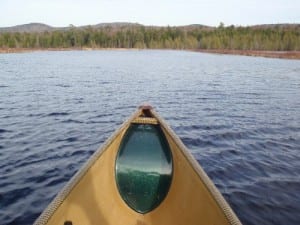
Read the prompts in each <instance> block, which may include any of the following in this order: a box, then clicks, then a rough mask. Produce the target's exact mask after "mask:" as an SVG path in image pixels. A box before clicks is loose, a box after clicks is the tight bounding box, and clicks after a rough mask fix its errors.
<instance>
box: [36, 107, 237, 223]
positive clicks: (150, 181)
mask: <svg viewBox="0 0 300 225" xmlns="http://www.w3.org/2000/svg"><path fill="white" fill-rule="evenodd" d="M145 116H146V119H147V118H151V119H153V120H151V121H152V122H153V121H154V123H153V124H152V122H151V123H149V124H148V123H147V122H146V123H144V122H142V123H139V122H138V121H139V120H141V121H144V117H145ZM146 121H147V120H146ZM149 121H150V120H149ZM155 121H156V122H155ZM141 133H144V134H141ZM144 142H146V143H147V145H148V147H144V146H142V145H143V143H144ZM134 146H136V148H135V147H134ZM147 151H154V152H152V153H149V152H147ZM133 158H135V161H134V162H130V160H132V159H133ZM147 159H148V160H149V161H147ZM140 176H141V177H142V179H145V180H144V181H141V180H140V179H141V177H140ZM124 179H125V180H124ZM126 179H127V181H126ZM143 182H144V183H143ZM131 184H133V186H131V187H128V185H129V186H130V185H131ZM141 190H142V191H141ZM143 195H146V197H145V198H143ZM35 224H36V225H38V224H52V225H59V224H62V225H63V224H68V225H69V224H73V225H80V224H85V225H88V224H101V225H124V224H132V225H150V224H162V225H194V224H195V225H196V224H197V225H199V224H203V225H222V224H240V222H239V220H238V218H237V217H236V216H235V214H234V213H233V211H232V210H231V208H230V206H229V205H228V204H227V202H226V201H225V200H224V198H223V197H222V196H221V194H220V193H219V191H218V190H217V189H216V188H215V186H214V185H213V183H212V182H211V181H210V180H209V178H208V177H207V175H206V174H205V172H204V171H203V170H202V168H201V167H200V166H199V164H198V163H197V161H195V160H194V159H193V157H192V156H191V154H190V153H189V152H188V150H187V149H186V148H185V147H184V145H183V144H182V142H181V141H180V140H179V139H178V138H177V136H176V135H175V134H174V133H173V131H172V130H170V128H169V127H168V126H167V125H166V124H165V122H164V121H163V120H162V119H161V118H160V117H159V116H158V114H157V113H156V112H154V111H152V110H150V109H149V110H148V109H147V110H143V109H140V110H138V111H137V112H136V113H135V114H134V115H133V116H132V117H131V118H130V119H129V120H128V121H127V122H125V123H124V124H123V125H122V126H121V128H120V129H119V130H118V131H117V132H115V134H114V135H113V136H112V137H111V138H110V139H109V140H108V141H107V142H106V143H105V144H104V146H103V147H102V148H101V149H99V150H98V151H96V152H95V154H94V155H93V156H92V157H91V159H90V160H89V161H88V162H87V163H86V164H85V165H84V166H83V168H82V169H81V170H79V172H78V173H77V174H76V175H75V176H74V177H73V178H72V179H71V181H70V182H69V183H68V184H67V186H66V187H65V188H64V189H63V190H62V191H61V192H60V194H58V196H57V197H56V198H55V199H54V200H53V202H52V203H51V204H50V205H49V206H48V208H47V209H46V210H45V211H44V212H43V213H42V214H41V216H40V217H39V218H38V219H37V221H36V222H35Z"/></svg>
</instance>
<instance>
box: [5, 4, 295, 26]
mask: <svg viewBox="0 0 300 225" xmlns="http://www.w3.org/2000/svg"><path fill="white" fill-rule="evenodd" d="M31 22H40V23H46V24H48V25H51V26H68V25H70V24H73V25H75V26H80V25H88V24H90V25H93V24H97V23H103V22H134V23H141V24H144V25H170V26H175V25H187V24H204V25H211V26H218V25H219V24H220V22H223V23H224V24H225V25H231V24H233V25H255V24H273V23H300V0H0V27H6V26H13V25H18V24H25V23H31Z"/></svg>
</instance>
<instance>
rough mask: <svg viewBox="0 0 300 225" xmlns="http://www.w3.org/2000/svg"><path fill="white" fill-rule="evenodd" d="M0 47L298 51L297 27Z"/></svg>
mask: <svg viewBox="0 0 300 225" xmlns="http://www.w3.org/2000/svg"><path fill="white" fill-rule="evenodd" d="M0 48H139V49H215V50H218V49H228V50H269V51H293V50H294V51H299V50H300V26H299V25H298V26H287V27H284V26H270V27H264V28H261V27H258V28H255V27H235V26H229V27H224V26H223V25H222V24H221V25H220V26H219V27H217V28H207V27H145V26H137V27H121V28H117V29H116V28H114V27H110V26H107V27H103V28H98V29H95V28H93V27H86V28H74V27H73V28H70V29H65V30H56V31H46V32H35V33H30V32H25V33H18V32H15V33H0Z"/></svg>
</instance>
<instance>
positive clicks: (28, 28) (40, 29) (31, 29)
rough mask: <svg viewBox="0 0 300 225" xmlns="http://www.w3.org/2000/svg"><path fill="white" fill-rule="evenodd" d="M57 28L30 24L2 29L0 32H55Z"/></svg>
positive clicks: (41, 24)
mask: <svg viewBox="0 0 300 225" xmlns="http://www.w3.org/2000/svg"><path fill="white" fill-rule="evenodd" d="M55 29H56V28H54V27H51V26H49V25H46V24H43V23H29V24H22V25H17V26H12V27H2V28H1V27H0V32H2V33H3V32H11V33H14V32H29V33H30V32H45V31H53V30H55Z"/></svg>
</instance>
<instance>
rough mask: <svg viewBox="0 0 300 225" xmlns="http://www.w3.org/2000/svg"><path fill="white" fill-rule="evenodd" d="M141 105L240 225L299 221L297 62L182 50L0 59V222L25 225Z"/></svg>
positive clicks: (48, 54)
mask: <svg viewBox="0 0 300 225" xmlns="http://www.w3.org/2000/svg"><path fill="white" fill-rule="evenodd" d="M144 101H148V102H150V103H151V104H152V105H154V106H155V108H156V110H157V111H158V112H159V114H160V115H161V116H162V117H164V118H165V119H166V121H167V122H168V123H169V124H170V125H171V127H172V128H173V129H174V130H175V132H176V133H177V134H178V135H179V136H180V137H181V139H182V140H183V142H184V143H185V144H186V145H187V146H188V148H189V149H190V150H191V152H192V154H193V155H194V157H195V158H196V159H197V160H198V162H199V163H200V164H201V165H202V167H203V168H204V170H205V171H206V172H207V174H208V175H209V177H210V178H211V179H212V180H213V182H214V183H215V184H216V186H217V187H218V188H219V190H220V191H221V192H222V194H223V195H224V196H225V198H226V199H227V200H228V202H229V204H230V205H231V206H232V208H233V209H234V211H235V212H236V214H237V215H238V217H239V218H240V219H241V221H242V222H243V223H244V224H299V221H300V213H299V212H300V62H299V61H295V60H282V59H266V58H251V57H245V56H228V55H226V56H222V55H210V54H201V53H194V52H184V51H92V52H88V51H70V52H35V53H24V54H2V55H0V224H3V225H7V224H32V223H33V221H34V220H35V219H36V218H37V217H38V215H39V214H40V213H41V212H42V210H43V209H44V208H45V207H46V206H47V205H48V203H49V202H50V201H51V200H52V199H53V197H54V196H55V195H56V194H57V193H58V191H59V190H60V189H61V188H62V187H63V186H64V185H65V184H66V182H67V181H68V180H69V179H70V178H71V177H72V175H73V174H74V173H75V172H76V171H77V170H78V169H79V168H80V167H81V166H82V165H83V163H84V162H85V161H86V160H87V159H88V158H89V157H90V156H91V154H92V153H93V152H94V151H95V150H96V149H97V148H98V147H99V146H100V145H101V144H102V143H103V142H104V141H105V140H106V138H108V137H109V136H110V135H111V133H112V132H113V131H114V130H115V129H117V128H118V126H119V125H120V124H121V123H122V122H123V121H124V120H125V119H126V118H127V117H128V116H129V115H130V114H131V113H132V112H133V111H134V110H135V109H136V107H137V106H138V105H139V104H140V103H141V102H144Z"/></svg>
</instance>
